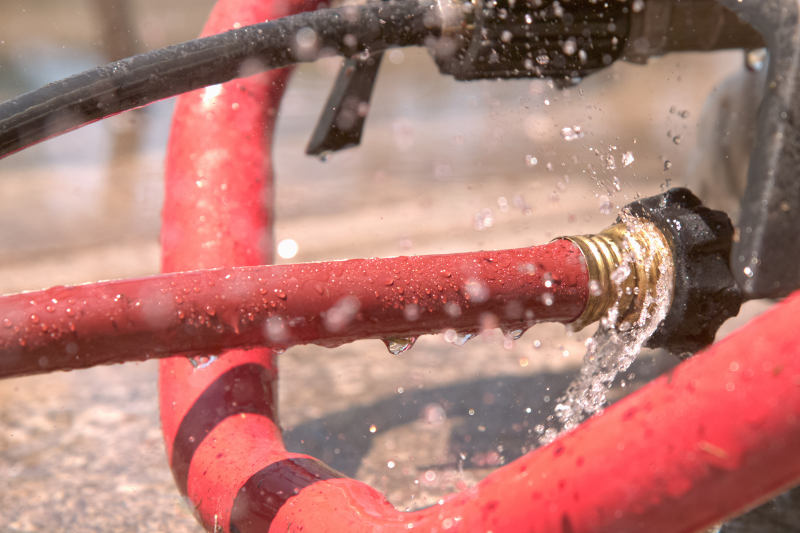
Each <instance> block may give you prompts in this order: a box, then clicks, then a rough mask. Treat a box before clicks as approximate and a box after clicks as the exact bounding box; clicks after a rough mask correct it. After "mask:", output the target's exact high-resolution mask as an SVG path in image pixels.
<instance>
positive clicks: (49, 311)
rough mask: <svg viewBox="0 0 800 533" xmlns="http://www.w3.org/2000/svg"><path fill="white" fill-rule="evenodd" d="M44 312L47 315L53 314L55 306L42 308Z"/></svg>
mask: <svg viewBox="0 0 800 533" xmlns="http://www.w3.org/2000/svg"><path fill="white" fill-rule="evenodd" d="M44 310H45V311H47V312H48V313H55V311H56V308H55V306H52V305H48V306H47V307H45V308H44Z"/></svg>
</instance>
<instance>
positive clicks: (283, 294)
mask: <svg viewBox="0 0 800 533" xmlns="http://www.w3.org/2000/svg"><path fill="white" fill-rule="evenodd" d="M278 298H280V299H281V300H285V299H286V293H285V292H283V291H278Z"/></svg>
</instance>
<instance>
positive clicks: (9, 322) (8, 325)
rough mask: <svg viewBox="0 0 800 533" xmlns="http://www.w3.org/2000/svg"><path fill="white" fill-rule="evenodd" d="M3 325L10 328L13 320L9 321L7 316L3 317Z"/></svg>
mask: <svg viewBox="0 0 800 533" xmlns="http://www.w3.org/2000/svg"><path fill="white" fill-rule="evenodd" d="M3 325H4V326H5V327H7V328H10V327H11V326H13V325H14V323H13V322H11V321H10V320H9V319H7V318H4V319H3Z"/></svg>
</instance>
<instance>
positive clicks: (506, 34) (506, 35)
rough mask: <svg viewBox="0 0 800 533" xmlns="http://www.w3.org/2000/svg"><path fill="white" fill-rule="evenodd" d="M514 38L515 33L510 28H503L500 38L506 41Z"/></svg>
mask: <svg viewBox="0 0 800 533" xmlns="http://www.w3.org/2000/svg"><path fill="white" fill-rule="evenodd" d="M513 38H514V34H513V33H511V32H510V31H508V30H503V33H501V34H500V40H501V41H503V42H504V43H510V42H511V40H512V39H513Z"/></svg>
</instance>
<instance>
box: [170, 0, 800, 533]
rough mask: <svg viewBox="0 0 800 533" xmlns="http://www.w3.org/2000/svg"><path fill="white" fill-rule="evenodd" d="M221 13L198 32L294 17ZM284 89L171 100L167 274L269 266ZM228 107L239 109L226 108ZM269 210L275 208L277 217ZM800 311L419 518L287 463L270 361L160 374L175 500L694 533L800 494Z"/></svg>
mask: <svg viewBox="0 0 800 533" xmlns="http://www.w3.org/2000/svg"><path fill="white" fill-rule="evenodd" d="M288 6H289V7H286V8H285V13H283V12H279V11H278V10H279V9H280V8H279V6H277V5H274V4H271V3H265V2H261V1H260V0H223V1H222V2H221V3H220V4H218V6H217V7H216V9H215V11H214V13H213V14H212V18H211V20H210V22H209V24H208V26H207V27H206V30H205V31H206V33H211V32H213V31H222V30H224V29H227V28H229V27H231V26H232V25H233V23H235V22H239V23H240V24H242V25H244V24H247V23H251V22H256V21H260V20H263V19H265V18H270V17H274V16H278V15H282V14H288V13H289V12H294V11H295V10H298V9H301V8H302V7H309V6H303V5H302V4H297V3H295V4H289V5H288ZM285 80H286V72H285V71H284V72H274V73H269V74H265V75H259V76H257V77H253V78H249V79H247V80H243V81H237V82H231V83H229V84H226V85H224V86H223V90H222V93H221V94H220V96H219V97H218V98H217V99H216V101H215V103H214V105H207V104H204V103H203V100H202V97H201V96H202V92H200V91H198V92H195V93H191V94H188V95H185V96H183V97H181V98H180V99H179V103H178V106H177V109H176V115H175V119H174V128H173V134H172V138H171V141H170V152H169V156H168V160H167V176H166V186H167V195H166V199H165V207H164V230H163V231H164V237H163V246H164V269H165V271H177V270H192V269H198V268H211V267H221V266H233V265H256V264H259V263H265V262H268V260H269V259H270V250H271V240H270V237H269V227H270V226H269V220H270V219H269V217H270V216H271V213H270V212H269V211H268V210H267V209H266V208H265V207H264V205H265V204H264V203H262V200H263V199H264V198H265V197H266V198H270V194H271V190H272V187H271V174H270V154H269V150H268V147H269V141H270V134H271V133H270V132H271V131H272V126H273V122H274V112H273V113H271V112H270V110H271V109H275V106H276V105H277V101H278V99H279V97H280V95H281V92H282V90H283V83H284V82H285ZM233 104H238V108H237V109H235V110H234V109H233V107H234V106H233ZM198 181H200V182H201V185H202V186H198V185H197V182H198ZM266 205H270V204H269V203H267V204H266ZM799 313H800V296H797V295H795V296H794V297H791V298H790V299H788V300H787V301H785V302H784V303H782V304H781V305H779V306H777V307H776V308H775V309H773V310H772V311H770V312H769V313H767V314H765V315H764V316H763V317H762V318H759V319H756V320H754V321H753V322H752V323H751V324H750V325H749V326H748V327H746V328H744V329H742V330H741V331H739V332H737V333H735V334H734V335H732V336H731V337H730V338H728V339H727V340H725V341H723V342H722V343H720V344H718V345H716V346H714V347H712V348H711V349H710V350H708V351H706V352H705V353H702V354H699V355H698V356H696V357H695V358H693V359H692V360H690V361H688V362H685V363H683V364H682V365H681V366H680V367H678V368H677V369H675V370H673V371H672V372H671V373H669V374H668V375H666V376H663V377H661V378H659V379H658V380H656V381H654V382H653V383H651V384H649V385H648V386H646V387H644V388H643V389H642V390H640V391H639V392H637V393H635V394H633V395H631V396H630V397H628V398H626V399H625V400H623V401H621V402H619V403H618V404H616V405H614V406H613V407H611V408H609V409H607V410H606V412H605V413H604V414H603V415H602V416H600V417H597V418H595V419H592V420H590V421H589V422H588V423H586V424H584V425H582V426H581V427H580V428H579V429H577V430H576V431H574V432H573V433H571V434H568V435H566V436H564V437H562V438H561V439H559V440H558V441H556V442H555V443H553V444H552V445H550V446H547V447H544V448H541V449H539V450H536V451H534V452H532V453H529V454H528V455H526V456H524V457H522V458H520V459H519V460H517V461H514V462H513V463H511V464H509V465H507V466H505V467H503V468H501V469H499V470H498V471H496V472H494V473H493V474H491V475H490V476H488V477H487V478H486V479H485V480H483V481H482V482H481V483H479V484H478V485H477V486H476V487H473V488H471V489H468V490H466V491H464V492H462V493H459V494H455V495H452V496H449V497H447V498H445V499H444V502H443V504H442V505H437V506H434V507H430V508H427V509H423V510H420V511H416V512H412V513H402V512H399V511H396V510H395V509H394V507H393V506H392V505H391V504H389V503H388V502H387V501H386V500H385V499H384V498H383V496H382V495H381V494H380V493H378V492H377V491H376V490H374V489H372V488H370V487H369V486H367V485H365V484H363V483H360V482H357V481H354V480H352V479H347V478H344V477H342V476H341V474H338V473H336V472H334V471H332V470H331V469H330V468H328V467H327V466H325V465H324V464H323V463H321V462H320V461H318V460H316V459H314V458H312V457H308V456H304V455H299V454H293V453H288V452H286V451H285V450H284V448H283V444H282V441H281V434H280V428H279V427H278V425H277V418H276V414H275V411H276V409H275V407H276V406H275V395H274V392H275V388H274V383H275V379H276V369H275V366H274V363H273V359H272V354H271V353H270V351H269V350H267V349H259V350H250V351H240V352H234V353H229V354H227V355H226V357H224V358H222V359H220V361H218V362H217V363H215V364H214V365H211V366H210V367H208V368H207V369H205V370H207V371H203V372H194V370H193V368H192V366H191V365H190V364H189V363H188V362H187V361H186V360H185V359H183V358H171V359H166V360H163V361H162V362H161V377H160V392H161V414H162V423H163V429H164V437H165V440H166V447H167V453H168V457H169V460H170V464H171V466H172V469H173V472H174V474H175V478H176V481H177V484H178V487H179V489H180V490H181V492H182V493H183V494H186V495H187V496H188V498H189V500H190V501H191V502H192V504H193V505H194V506H195V511H196V515H197V516H198V518H199V519H200V521H201V522H202V523H203V524H204V526H205V527H206V528H207V529H209V530H218V529H217V528H219V530H222V531H226V532H227V531H235V532H239V533H249V532H256V531H260V532H264V531H272V532H278V531H281V532H284V531H293V532H299V531H303V532H305V533H309V532H339V531H347V532H359V531H363V532H372V531H382V532H391V531H401V530H403V531H407V530H408V529H410V528H413V529H416V530H422V531H430V532H434V531H446V530H447V531H450V530H452V531H470V532H471V531H475V532H486V531H492V532H493V533H498V532H518V531H530V532H561V533H578V532H580V533H584V532H586V533H588V532H605V531H609V532H610V531H615V532H641V531H648V532H655V533H659V532H689V531H695V530H697V529H699V528H701V527H703V526H706V525H709V524H711V523H713V522H716V521H717V520H720V519H722V518H724V517H726V516H730V515H732V514H735V513H736V512H738V511H740V510H742V509H743V508H744V507H746V506H749V505H754V504H755V503H758V502H760V501H763V500H765V499H766V498H768V497H769V496H770V495H773V494H775V493H777V492H779V491H780V490H781V489H782V488H785V487H787V486H788V485H790V484H793V483H796V482H797V480H798V479H799V478H800V454H798V453H797V449H798V446H800V419H798V416H800V357H798V355H800V354H799V353H798V352H800V331H799V330H798V328H797V327H796V318H795V317H797V316H799V315H798V314H799Z"/></svg>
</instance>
